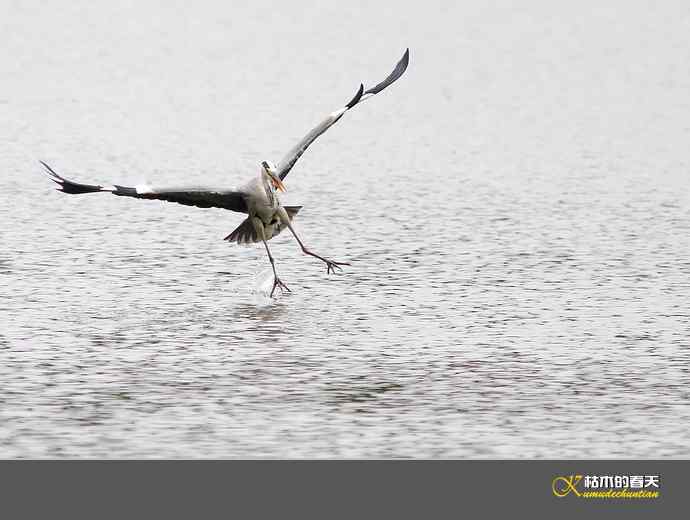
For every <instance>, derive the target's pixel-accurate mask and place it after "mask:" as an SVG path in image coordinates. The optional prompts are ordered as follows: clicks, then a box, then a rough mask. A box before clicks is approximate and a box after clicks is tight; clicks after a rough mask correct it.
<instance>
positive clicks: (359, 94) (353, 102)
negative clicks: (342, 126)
mask: <svg viewBox="0 0 690 520" xmlns="http://www.w3.org/2000/svg"><path fill="white" fill-rule="evenodd" d="M363 94H364V84H363V83H360V84H359V90H358V91H357V94H355V97H353V98H352V99H351V100H350V102H349V103H348V104H347V105H345V107H346V108H347V109H348V110H349V109H350V108H352V107H353V106H355V105H356V104H357V103H359V100H360V99H362V95H363Z"/></svg>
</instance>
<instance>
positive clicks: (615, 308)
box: [0, 0, 690, 458]
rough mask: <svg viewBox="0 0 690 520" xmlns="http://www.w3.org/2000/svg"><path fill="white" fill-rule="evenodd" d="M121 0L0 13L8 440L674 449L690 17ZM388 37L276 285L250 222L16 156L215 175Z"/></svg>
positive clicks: (169, 452)
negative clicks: (398, 69) (103, 191)
mask: <svg viewBox="0 0 690 520" xmlns="http://www.w3.org/2000/svg"><path fill="white" fill-rule="evenodd" d="M112 4H113V3H112V2H99V3H97V4H94V3H92V2H70V3H65V2H62V3H60V5H58V4H57V3H55V4H50V5H46V4H45V3H43V2H23V1H22V2H8V1H7V0H4V1H2V2H1V3H0V71H1V72H2V79H1V81H0V114H1V119H0V190H1V193H2V196H3V202H2V204H1V205H0V233H1V242H0V244H1V245H2V248H1V250H0V283H1V285H0V297H1V300H0V319H1V324H0V456H2V457H67V456H69V457H238V456H252V457H266V456H268V457H401V456H402V457H518V458H521V457H689V456H690V431H689V430H688V424H690V388H689V383H690V370H689V364H688V362H689V361H690V350H689V347H690V344H689V343H690V340H689V339H688V336H689V334H690V325H689V320H688V318H689V316H690V311H689V310H688V308H689V304H690V283H689V282H688V280H689V278H688V276H689V275H690V258H689V256H688V251H689V250H690V248H689V245H690V244H689V242H690V240H689V238H688V237H689V236H690V225H689V224H688V222H689V217H690V200H689V197H688V173H689V172H690V4H688V3H687V2H649V3H631V2H622V1H621V2H609V4H610V5H609V6H607V7H602V6H600V5H599V4H600V3H599V2H591V3H589V2H577V3H575V2H572V4H573V5H571V6H570V7H564V6H562V5H558V6H556V5H552V4H553V3H552V2H534V3H532V2H530V3H521V4H523V5H520V6H514V5H513V4H514V3H513V2H492V3H486V2H477V3H476V5H470V4H467V5H460V6H454V5H451V3H450V2H448V3H435V2H410V3H409V4H407V5H406V4H400V3H395V4H394V3H391V5H390V6H387V7H384V6H382V5H376V4H373V3H372V2H363V1H362V2H360V1H351V2H348V3H347V5H345V4H336V3H335V2H333V3H331V4H328V5H324V4H322V3H321V2H316V1H314V2H300V3H297V4H291V5H288V4H287V3H285V4H284V3H280V4H279V3H277V2H276V3H271V2H268V3H261V2H254V1H253V2H247V3H239V2H237V3H235V2H217V3H205V2H194V3H189V2H180V3H179V4H177V5H173V4H172V3H169V2H166V3H165V4H164V3H162V2H161V3H160V4H155V3H151V4H142V3H141V2H132V3H131V4H129V5H124V4H125V3H121V2H118V4H119V5H118V6H114V5H112ZM559 4H560V3H559ZM406 46H409V47H410V48H411V52H412V58H411V63H410V68H409V70H408V72H407V74H406V76H405V77H403V79H402V80H400V82H399V83H397V84H396V85H394V86H393V87H391V88H390V89H389V90H387V91H386V92H384V93H383V94H381V95H380V96H377V98H375V99H373V100H371V101H369V102H367V103H365V104H363V105H362V106H361V107H357V109H356V110H353V111H352V112H351V113H349V114H348V115H347V116H346V118H344V119H343V120H342V121H341V122H340V123H339V124H338V125H337V126H336V127H334V128H333V129H331V131H330V132H328V133H327V134H326V135H324V136H323V137H322V138H321V139H320V140H319V141H318V142H317V143H316V144H315V145H313V147H312V148H310V150H309V151H308V153H307V154H305V156H304V157H303V159H302V160H301V161H300V163H299V164H298V166H297V167H296V168H295V169H294V170H293V172H292V173H291V174H290V176H289V177H288V181H289V182H288V187H289V189H290V193H289V194H288V195H289V197H287V198H286V199H284V201H285V202H294V203H303V204H304V205H305V208H304V210H303V211H302V212H301V213H300V215H299V216H298V219H297V221H296V224H297V228H298V229H299V230H300V231H301V232H302V234H303V235H304V238H305V240H306V241H307V243H308V244H309V245H310V246H311V247H312V248H313V249H314V250H315V251H317V252H321V253H324V254H326V255H327V256H331V257H333V258H335V259H340V260H350V261H352V263H353V265H352V267H351V268H346V269H345V271H344V272H343V273H342V274H339V275H337V276H326V275H325V273H324V269H323V266H322V265H321V264H320V263H319V262H317V261H315V260H313V259H310V258H308V257H303V256H302V255H301V254H300V251H299V249H298V247H297V245H296V244H295V243H294V242H293V241H292V240H291V239H290V236H289V235H282V236H280V237H279V238H278V239H276V240H274V241H272V242H271V245H272V246H273V251H274V253H275V256H276V258H277V261H278V267H279V270H280V271H279V272H280V274H281V277H282V278H283V280H284V281H285V282H286V283H287V284H288V285H289V286H290V288H291V289H292V290H293V292H292V294H289V295H285V296H280V297H279V298H278V299H277V300H275V301H271V300H269V299H268V298H266V297H265V296H263V295H262V294H260V293H257V292H256V291H255V288H256V287H257V286H258V285H259V283H258V282H257V277H258V278H259V279H261V278H263V277H265V276H266V274H267V271H266V269H267V268H268V263H267V261H266V259H265V257H264V253H263V251H262V248H261V247H260V246H257V247H255V248H250V249H246V248H245V249H242V248H238V247H233V246H229V245H228V244H227V243H226V242H224V241H223V240H222V237H223V236H225V234H227V233H228V232H230V231H231V230H232V229H234V227H235V226H236V225H237V224H238V223H239V222H240V221H241V220H242V218H243V217H242V216H241V215H238V214H233V213H230V212H224V211H222V210H213V209H211V210H200V209H196V208H187V207H184V206H177V205H173V204H166V203H160V202H147V201H138V200H133V199H122V198H118V197H112V196H108V195H104V196H101V195H88V196H81V197H76V196H72V197H70V196H67V195H63V194H60V193H58V192H56V191H54V190H53V185H52V183H51V182H50V181H48V180H47V179H46V178H44V177H43V176H42V174H41V170H40V168H39V166H38V163H37V160H38V159H44V160H46V161H48V162H50V163H51V164H53V165H54V166H55V167H56V168H57V169H58V170H59V171H62V172H63V173H65V174H66V175H68V176H73V177H75V178H76V179H78V180H83V181H84V182H104V183H108V182H117V183H120V184H125V185H127V184H137V183H139V182H142V181H145V180H149V181H151V182H155V183H157V184H166V183H178V182H205V181H208V182H210V183H212V184H216V185H217V184H228V185H234V184H237V183H238V182H242V181H244V180H245V179H247V178H248V177H249V176H251V175H255V174H256V172H257V171H258V170H257V168H258V164H259V162H260V161H261V160H264V159H272V160H277V159H279V158H280V157H281V155H282V154H283V153H284V152H285V151H286V150H287V149H288V148H289V147H290V146H291V145H292V144H293V143H294V142H295V140H296V139H298V138H300V137H301V136H302V135H303V134H304V133H305V132H306V131H307V130H308V129H309V128H310V127H311V126H312V125H313V124H314V123H316V122H317V121H319V119H320V118H321V117H322V116H324V115H325V114H326V113H328V112H329V111H331V110H333V109H335V108H336V107H338V106H339V105H340V104H341V103H342V102H344V101H346V100H348V99H349V98H350V97H351V95H352V94H353V93H354V90H355V89H356V87H357V85H358V84H359V82H360V81H365V82H367V83H368V84H371V83H372V82H374V81H378V80H380V79H381V78H383V77H384V76H385V75H386V74H387V73H388V72H389V70H390V69H391V67H392V66H393V65H394V63H395V61H396V60H397V59H398V58H399V56H400V55H401V54H402V52H403V50H404V49H405V47H406Z"/></svg>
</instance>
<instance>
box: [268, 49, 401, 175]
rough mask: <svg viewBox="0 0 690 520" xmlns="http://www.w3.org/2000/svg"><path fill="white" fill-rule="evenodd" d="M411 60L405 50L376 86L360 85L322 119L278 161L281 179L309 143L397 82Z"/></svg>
mask: <svg viewBox="0 0 690 520" xmlns="http://www.w3.org/2000/svg"><path fill="white" fill-rule="evenodd" d="M409 62H410V49H407V50H406V51H405V54H403V56H402V58H400V61H398V63H397V64H396V66H395V68H394V69H393V72H391V73H390V74H389V75H388V76H387V77H386V79H384V80H383V81H381V82H380V83H378V84H377V85H376V86H374V87H372V88H370V89H368V90H366V91H365V90H364V85H360V86H359V89H358V90H357V93H356V94H355V96H354V97H353V98H352V99H351V100H350V102H349V103H347V104H346V105H345V106H344V107H343V108H340V109H339V110H336V111H335V112H333V113H331V114H329V115H328V117H326V119H324V120H323V121H321V123H319V124H318V125H317V126H315V127H314V128H313V129H312V130H311V131H310V132H309V133H308V134H307V135H305V136H304V137H303V138H302V140H301V141H300V142H299V143H297V144H296V145H295V146H294V147H293V148H292V149H291V150H290V151H289V152H288V153H287V154H286V155H285V157H283V158H282V159H281V161H280V162H279V163H278V166H277V169H278V175H279V176H280V179H281V180H283V179H285V177H287V174H288V173H290V170H291V169H292V167H293V166H294V165H295V163H297V161H298V160H299V158H300V157H302V154H304V152H305V151H306V150H307V148H309V145H310V144H311V143H313V142H314V141H315V140H316V139H317V138H318V137H319V136H320V135H321V134H323V133H324V132H325V131H326V130H328V129H329V128H330V127H331V126H333V125H334V124H335V123H337V122H338V120H339V119H340V118H341V117H343V115H344V114H345V112H347V111H348V110H350V109H351V108H353V107H354V106H356V105H357V104H359V103H361V102H362V101H364V100H366V99H369V98H370V97H372V96H374V95H376V94H378V93H379V92H381V91H382V90H383V89H385V88H386V87H388V86H389V85H392V84H393V83H395V82H396V81H397V80H398V79H399V78H400V76H402V75H403V73H404V72H405V70H407V66H408V64H409Z"/></svg>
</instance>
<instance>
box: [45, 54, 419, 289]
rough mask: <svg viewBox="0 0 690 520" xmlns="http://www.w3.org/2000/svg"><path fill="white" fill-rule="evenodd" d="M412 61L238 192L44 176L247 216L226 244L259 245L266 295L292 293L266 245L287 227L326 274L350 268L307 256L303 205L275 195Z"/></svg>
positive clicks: (64, 185) (79, 187) (86, 188)
mask: <svg viewBox="0 0 690 520" xmlns="http://www.w3.org/2000/svg"><path fill="white" fill-rule="evenodd" d="M409 59H410V51H409V49H407V50H406V51H405V53H404V54H403V56H402V58H401V59H400V61H398V63H397V64H396V66H395V68H394V69H393V72H391V73H390V74H389V75H388V76H387V77H386V78H385V79H384V80H383V81H381V82H380V83H378V84H377V85H375V86H373V87H371V88H369V89H367V90H364V85H363V84H360V86H359V89H358V90H357V93H356V94H355V96H354V97H353V98H352V99H351V100H350V101H349V102H348V103H347V104H346V105H345V106H343V107H342V108H339V109H338V110H336V111H334V112H332V113H331V114H329V115H328V117H326V118H325V119H324V120H323V121H321V122H320V123H319V124H318V125H317V126H315V127H314V128H313V129H312V130H311V131H310V132H309V133H308V134H307V135H306V136H304V137H303V138H302V140H301V141H299V142H298V143H297V144H296V145H295V146H294V147H293V148H292V149H291V150H290V151H289V152H288V153H287V154H286V155H285V156H284V157H283V158H282V159H281V160H280V162H279V163H278V164H273V163H271V162H270V161H263V162H262V163H261V169H260V172H259V175H258V176H256V177H255V178H253V179H252V180H251V181H249V182H248V183H246V184H244V185H243V186H241V187H239V188H209V187H181V188H176V187H171V188H156V187H153V186H148V185H142V186H136V187H128V186H119V185H117V184H113V185H106V186H101V185H92V184H81V183H78V182H74V181H71V180H69V179H66V178H65V177H63V176H61V175H59V174H58V173H56V172H55V171H54V170H53V169H52V168H51V167H50V166H48V164H46V163H45V162H43V161H41V164H42V165H43V166H44V167H45V169H46V172H47V174H48V175H49V176H50V178H51V179H52V180H53V181H55V182H56V183H57V184H58V185H59V186H58V188H57V189H58V190H60V191H63V192H64V193H69V194H82V193H112V194H113V195H118V196H125V197H135V198H138V199H157V200H165V201H169V202H176V203H178V204H184V205H187V206H196V207H200V208H212V207H213V208H224V209H229V210H232V211H237V212H240V213H246V214H247V215H248V216H247V218H246V219H245V220H244V221H243V222H242V223H241V224H240V225H239V226H238V227H237V228H236V229H235V230H234V231H233V232H232V233H230V234H229V235H228V236H226V237H225V240H228V241H230V242H236V243H238V244H251V243H256V242H259V241H261V242H263V244H264V247H265V248H266V253H267V254H268V259H269V261H270V262H271V268H272V269H273V288H272V289H271V294H270V296H271V297H273V294H274V293H275V290H276V288H280V290H281V292H282V291H283V290H287V291H290V289H288V287H287V285H285V284H284V283H283V282H282V281H281V280H280V278H279V277H278V273H277V272H276V267H275V260H274V259H273V255H271V250H270V248H269V247H268V241H269V240H270V239H271V238H273V237H275V236H277V235H278V234H279V233H280V232H281V231H282V230H283V229H285V228H286V227H287V228H288V229H289V230H290V232H291V233H292V234H293V236H294V237H295V239H296V240H297V243H298V244H299V246H300V247H301V248H302V252H303V253H305V254H307V255H310V256H313V257H314V258H318V259H319V260H321V261H322V262H324V263H325V264H326V274H330V273H335V270H336V269H342V267H341V266H344V265H350V264H349V263H348V262H336V261H335V260H330V259H328V258H325V257H323V256H320V255H317V254H316V253H313V252H312V251H310V250H309V249H308V248H307V247H306V246H305V245H304V243H303V242H302V240H301V239H300V238H299V236H298V235H297V233H296V231H295V229H294V227H293V226H292V220H293V218H294V217H295V215H296V214H297V212H298V211H299V210H300V209H301V208H302V207H301V206H283V205H282V204H281V203H280V200H279V198H278V193H277V192H278V191H282V192H284V191H285V185H284V184H283V181H284V180H285V177H286V176H287V174H288V173H289V172H290V170H291V169H292V168H293V166H295V163H296V162H297V161H298V160H299V158H300V157H301V156H302V154H303V153H304V152H305V151H306V149H307V148H308V147H309V145H310V144H311V143H313V142H314V141H315V140H316V139H317V138H318V137H319V136H320V135H321V134H323V133H324V132H325V131H326V130H328V129H329V128H330V127H331V126H333V125H334V124H335V123H336V122H338V121H339V120H340V118H341V117H343V115H344V114H345V112H347V111H348V110H350V109H351V108H353V107H354V106H356V105H358V104H359V103H361V102H362V101H364V100H366V99H369V98H370V97H372V96H374V95H376V94H378V93H379V92H381V91H382V90H383V89H385V88H386V87H388V86H389V85H391V84H392V83H394V82H395V81H396V80H398V79H399V78H400V76H402V75H403V73H404V72H405V70H406V69H407V65H408V63H409Z"/></svg>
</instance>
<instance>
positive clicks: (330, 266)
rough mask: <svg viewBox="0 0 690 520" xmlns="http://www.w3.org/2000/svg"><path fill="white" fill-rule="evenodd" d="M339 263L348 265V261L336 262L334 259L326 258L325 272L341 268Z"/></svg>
mask: <svg viewBox="0 0 690 520" xmlns="http://www.w3.org/2000/svg"><path fill="white" fill-rule="evenodd" d="M341 265H350V264H349V262H336V261H334V260H326V274H331V273H333V274H335V270H336V269H338V270H340V271H342V270H343V268H342V267H340V266H341Z"/></svg>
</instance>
